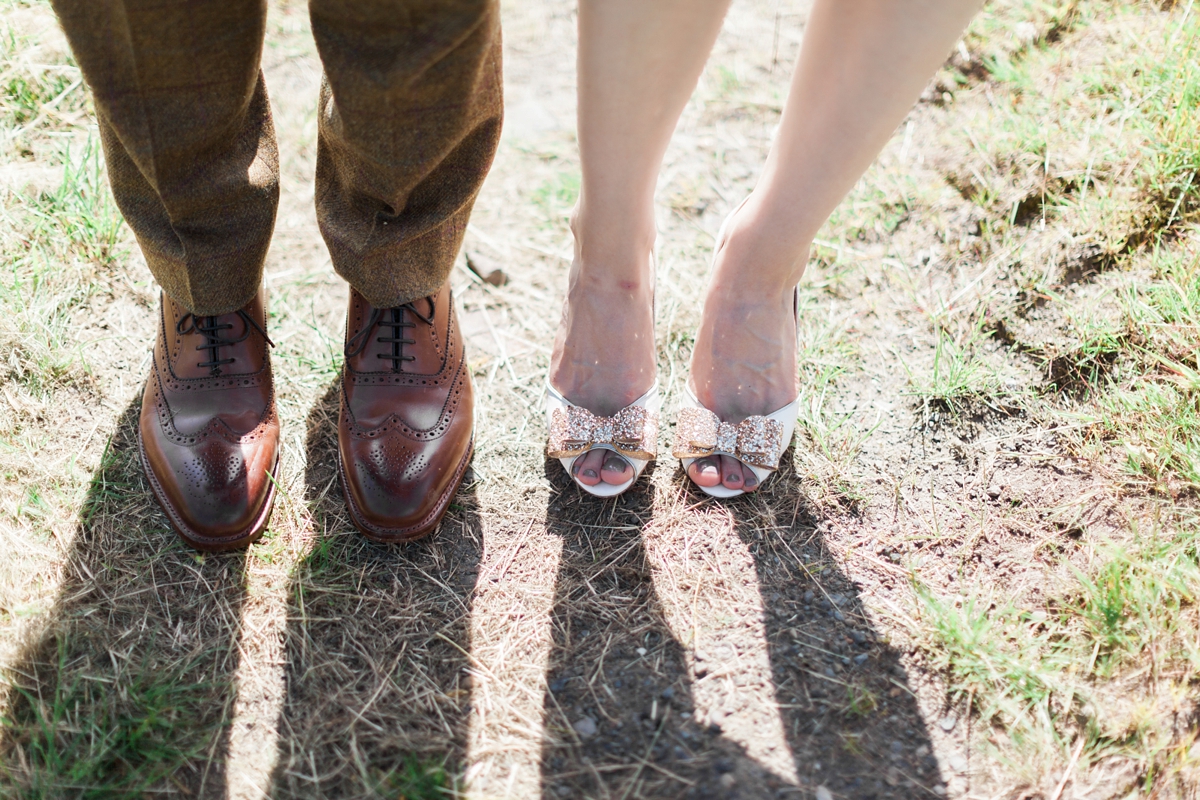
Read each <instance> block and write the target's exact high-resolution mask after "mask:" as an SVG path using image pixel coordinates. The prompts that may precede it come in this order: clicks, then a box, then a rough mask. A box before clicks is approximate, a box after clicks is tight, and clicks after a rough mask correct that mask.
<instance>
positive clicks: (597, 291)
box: [550, 0, 729, 485]
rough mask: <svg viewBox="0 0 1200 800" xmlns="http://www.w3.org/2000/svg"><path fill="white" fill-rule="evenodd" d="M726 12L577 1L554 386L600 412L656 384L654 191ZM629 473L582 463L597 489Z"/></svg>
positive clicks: (692, 0) (715, 2) (661, 3)
mask: <svg viewBox="0 0 1200 800" xmlns="http://www.w3.org/2000/svg"><path fill="white" fill-rule="evenodd" d="M728 3H729V0H651V2H646V0H580V3H579V149H580V153H581V156H582V167H583V182H582V186H581V191H580V197H579V205H578V206H577V208H576V210H575V213H574V215H573V216H572V219H571V228H572V230H573V231H574V232H575V259H574V263H572V265H571V272H570V278H569V284H568V288H567V302H566V304H565V306H564V308H563V316H562V323H561V325H560V327H559V330H558V335H557V337H556V339H555V342H554V353H553V355H552V356H551V361H550V382H551V383H552V384H553V386H554V387H555V388H556V389H558V390H559V391H560V392H562V394H563V395H564V396H565V397H566V398H567V399H568V400H570V401H571V402H572V403H575V404H576V405H581V406H583V407H585V408H587V409H590V410H591V411H593V412H594V413H597V414H603V415H610V414H613V413H615V412H616V411H619V410H620V409H622V408H624V407H625V406H627V405H629V404H630V403H632V402H633V401H634V400H636V399H637V398H639V397H641V396H642V395H643V394H645V393H646V391H647V390H648V389H649V388H650V387H651V385H653V382H654V374H655V352H654V318H653V311H652V299H653V291H654V286H653V282H652V278H653V276H652V274H651V270H652V265H651V254H652V252H653V248H654V237H655V226H654V186H655V182H656V180H657V177H658V170H659V167H660V165H661V163H662V158H663V153H664V152H665V151H666V148H667V144H668V142H669V141H670V139H671V133H672V132H673V131H674V130H675V123H676V121H677V120H678V119H679V115H680V113H681V112H682V111H683V107H684V105H685V104H686V103H687V100H688V97H689V96H690V95H691V93H692V90H693V89H694V88H695V86H696V81H697V79H698V78H699V76H700V72H701V70H702V69H703V68H704V62H705V60H706V59H707V58H708V53H709V51H710V50H711V49H712V44H713V41H715V39H716V37H717V33H718V32H719V31H720V29H721V20H722V18H723V17H724V14H725V9H726V7H727V6H728ZM628 469H629V466H628V464H627V463H626V462H625V461H624V460H623V459H621V458H619V457H614V456H613V454H612V453H610V452H608V451H603V450H594V451H592V452H591V453H589V454H588V456H587V457H585V458H581V459H578V460H577V461H576V462H575V471H576V476H577V477H578V478H579V479H580V480H581V481H583V482H584V483H587V484H589V485H595V484H597V483H599V482H600V481H601V480H604V481H607V482H608V483H613V484H620V483H624V482H625V481H626V480H628V477H629V473H628V472H627V470H628Z"/></svg>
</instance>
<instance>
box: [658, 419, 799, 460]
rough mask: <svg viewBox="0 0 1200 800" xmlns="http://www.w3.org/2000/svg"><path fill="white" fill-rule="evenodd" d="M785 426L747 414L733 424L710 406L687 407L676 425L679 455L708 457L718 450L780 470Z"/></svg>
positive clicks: (739, 458) (677, 456) (683, 456)
mask: <svg viewBox="0 0 1200 800" xmlns="http://www.w3.org/2000/svg"><path fill="white" fill-rule="evenodd" d="M785 446H786V442H784V441H783V425H782V424H781V423H779V422H778V421H776V420H773V419H771V418H770V417H747V418H746V419H744V420H742V421H741V422H739V423H738V424H737V425H733V424H731V423H728V422H721V420H720V419H719V418H718V417H717V415H716V414H714V413H713V412H711V411H709V410H708V409H706V408H684V409H681V410H680V411H679V421H678V423H677V424H676V425H675V446H674V447H673V448H672V453H673V454H674V455H675V457H676V458H706V457H707V456H711V455H713V454H715V453H721V454H724V455H729V456H733V457H734V458H736V459H737V460H738V461H741V462H742V463H744V464H749V465H750V466H752V467H760V468H761V469H770V470H773V469H776V468H777V467H778V466H779V457H780V456H781V455H783V450H784V447H785Z"/></svg>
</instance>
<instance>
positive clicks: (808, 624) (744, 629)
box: [541, 464, 944, 800]
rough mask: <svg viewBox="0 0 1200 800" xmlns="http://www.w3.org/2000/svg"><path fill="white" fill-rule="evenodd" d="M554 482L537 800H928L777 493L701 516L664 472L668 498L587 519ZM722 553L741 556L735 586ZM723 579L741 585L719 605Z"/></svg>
mask: <svg viewBox="0 0 1200 800" xmlns="http://www.w3.org/2000/svg"><path fill="white" fill-rule="evenodd" d="M554 467H557V465H556V464H555V465H551V466H550V467H548V469H547V479H548V480H549V481H550V482H551V484H552V487H553V488H552V491H551V499H550V502H549V505H548V508H547V527H548V529H549V530H550V531H551V532H553V533H554V534H556V535H558V536H560V537H561V539H562V542H563V549H562V557H561V561H560V568H559V575H558V581H557V584H556V587H555V598H554V608H553V612H552V625H553V631H552V636H553V644H552V650H551V654H550V659H549V668H548V672H549V674H548V690H547V692H546V695H545V700H544V720H545V739H544V743H543V750H542V765H541V766H542V779H543V788H542V797H543V798H546V799H547V800H550V799H551V798H554V799H555V800H557V799H558V798H567V797H569V798H601V797H603V798H626V797H654V798H674V797H681V798H683V797H686V798H710V797H711V798H726V797H729V798H774V797H811V796H812V795H813V793H814V792H815V791H816V789H817V787H818V786H821V785H824V786H826V788H828V789H830V790H832V791H833V792H834V796H836V797H853V798H887V797H895V798H907V797H914V796H922V795H926V792H925V791H922V790H921V789H920V788H918V787H924V788H925V789H927V790H928V792H929V793H928V795H927V796H930V797H932V796H934V793H936V792H937V791H938V789H939V787H940V788H941V790H942V791H944V786H943V784H942V782H941V779H940V777H939V776H938V774H937V770H936V762H931V760H930V759H929V758H928V752H929V741H928V737H927V735H926V732H925V728H924V723H923V721H922V719H921V716H920V714H919V712H918V710H917V707H916V704H915V702H914V701H913V698H912V695H911V693H910V692H909V690H908V687H907V686H906V682H905V679H904V677H903V673H902V670H901V669H900V667H899V661H898V658H897V655H896V653H895V652H894V651H892V650H890V649H889V648H888V647H886V646H885V645H883V644H881V643H880V642H879V637H878V636H876V635H875V633H874V632H873V631H872V630H871V628H870V625H869V623H868V622H867V618H866V617H865V615H864V614H863V613H862V607H861V604H860V603H859V601H858V600H857V597H856V596H855V594H854V591H853V587H851V586H850V585H849V582H848V581H847V580H846V579H845V577H844V576H843V575H842V574H841V573H840V572H839V571H838V570H837V568H836V566H834V564H833V563H832V561H831V560H830V559H829V558H828V557H827V554H826V553H825V552H824V551H823V549H822V548H821V543H820V541H819V536H818V535H817V534H816V519H815V517H814V516H813V515H812V514H811V513H810V512H809V511H808V510H806V508H805V506H804V503H803V501H802V498H801V497H800V494H799V491H798V488H797V485H796V481H795V479H792V480H786V479H785V480H780V478H782V477H783V476H777V477H776V479H775V480H774V481H772V482H771V485H769V486H767V487H764V490H763V492H762V493H761V494H759V495H757V496H753V497H746V498H742V499H739V500H734V501H724V502H723V503H716V502H714V501H710V500H708V499H707V498H706V496H705V495H703V494H701V493H699V492H698V491H696V490H694V489H692V488H690V484H687V483H686V478H685V476H684V475H683V473H682V471H681V470H679V471H677V474H676V475H675V476H674V477H673V479H672V482H671V484H670V487H671V489H670V491H671V492H672V493H674V498H656V496H655V488H654V486H653V485H652V483H651V481H649V480H642V481H640V482H639V484H638V486H637V487H635V488H634V489H633V490H631V491H630V492H629V493H628V494H627V495H625V496H624V497H622V498H619V499H618V500H616V501H608V502H605V503H599V502H597V501H595V500H594V499H593V498H590V497H586V496H584V495H582V493H580V492H579V491H578V490H577V489H576V488H575V487H574V486H573V485H572V484H571V483H570V481H569V479H568V478H567V477H566V476H565V474H563V473H562V471H561V470H559V469H555V468H554ZM661 468H662V467H661V466H660V469H661ZM659 491H661V489H660V490H659ZM672 500H674V504H673V507H669V506H671V501H672ZM652 512H653V514H652ZM652 515H653V516H654V517H655V519H656V524H655V525H654V526H653V527H652V528H651V527H649V523H650V520H651V517H652ZM764 531H769V535H768V534H767V533H764ZM672 537H673V538H672ZM648 551H650V552H648ZM747 551H748V552H747ZM729 552H734V553H739V552H740V553H743V554H746V558H745V559H744V565H743V568H742V569H741V570H740V571H738V570H737V569H734V570H733V571H732V572H730V571H729V560H728V558H727V557H725V556H722V555H721V553H729ZM793 552H794V553H795V554H797V557H793V556H792V555H791V553H793ZM652 556H653V557H652ZM806 557H807V558H808V560H807V561H803V559H804V558H806ZM731 576H732V578H733V579H734V580H740V581H742V582H744V583H746V584H756V585H745V586H740V585H739V586H727V587H726V588H721V585H720V582H721V581H722V580H728V579H729V578H730V577H731ZM706 582H709V585H710V587H711V586H712V585H716V586H717V587H718V588H717V589H716V590H713V589H711V588H709V589H707V590H704V591H702V587H703V585H704V584H705V583H706ZM713 582H715V583H713ZM664 587H665V590H666V591H667V592H668V596H663V595H661V593H660V592H661V591H663V590H664ZM826 596H829V597H833V598H834V600H836V601H837V603H836V604H835V603H830V602H829V601H828V600H826V603H827V604H828V608H826V607H824V606H823V605H822V602H821V601H822V600H825V599H826ZM754 597H761V598H762V599H761V601H759V602H758V605H757V607H755V606H754V604H753V603H752V602H747V601H746V600H745V598H754ZM706 598H707V599H706ZM713 598H716V599H717V600H718V601H720V602H719V603H718V604H717V605H713V603H712V600H713ZM818 598H820V599H818ZM726 601H727V603H726ZM697 603H700V604H701V605H702V606H704V605H705V604H706V603H707V604H708V605H707V606H705V607H704V608H701V610H700V612H699V613H697V609H696V607H695V606H696V604H697ZM722 603H724V604H722ZM689 604H691V608H690V609H689V608H688V605H689ZM689 614H691V615H692V616H690V617H689ZM685 619H690V623H687V624H690V625H691V626H692V627H690V629H687V630H686V633H684V634H682V635H683V636H684V637H685V638H686V639H687V641H680V638H679V636H680V634H679V632H680V631H681V629H686V627H687V624H685V622H684V620H685ZM672 621H674V624H673V625H672V624H671V622H672ZM673 631H674V632H673ZM856 632H857V633H858V634H859V636H858V637H857V638H856V637H855V636H854V634H855V633H856ZM764 639H765V642H764V641H762V640H764ZM860 639H861V643H860V641H859V640H860ZM755 640H757V641H755ZM814 648H820V649H819V650H816V649H814ZM824 651H829V655H826V654H825V652H824ZM756 652H757V653H761V654H762V655H761V658H757V663H756V655H755V654H756ZM862 655H866V658H865V659H863V658H859V656H862ZM847 664H848V665H849V666H847ZM772 734H774V735H772ZM922 748H924V749H922ZM785 751H790V752H785Z"/></svg>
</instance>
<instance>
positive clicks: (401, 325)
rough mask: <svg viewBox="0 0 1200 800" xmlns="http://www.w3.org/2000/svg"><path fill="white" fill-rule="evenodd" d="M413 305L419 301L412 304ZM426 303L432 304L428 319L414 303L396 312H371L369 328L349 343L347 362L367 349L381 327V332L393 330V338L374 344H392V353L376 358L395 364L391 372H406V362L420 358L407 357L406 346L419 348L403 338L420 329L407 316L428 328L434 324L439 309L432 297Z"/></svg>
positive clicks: (382, 339) (378, 309)
mask: <svg viewBox="0 0 1200 800" xmlns="http://www.w3.org/2000/svg"><path fill="white" fill-rule="evenodd" d="M413 302H414V303H415V302H416V301H413ZM425 302H427V303H429V315H428V316H426V315H424V314H422V313H421V312H420V311H417V309H416V306H415V305H414V304H413V303H405V304H404V305H400V306H396V307H395V308H376V309H372V311H371V316H370V317H369V318H368V319H367V324H366V325H364V326H363V328H362V330H360V331H359V332H358V333H356V334H354V335H353V336H351V337H350V340H349V341H348V342H346V350H345V352H346V358H353V357H354V356H356V355H358V354H359V353H361V352H362V351H363V350H364V349H366V346H367V341H368V340H369V339H370V336H371V331H373V330H375V328H376V327H377V326H378V327H380V328H391V329H392V330H391V333H392V335H391V336H378V337H376V338H375V341H377V342H380V343H382V344H390V345H391V346H392V352H391V353H377V354H376V358H383V359H386V360H388V361H391V362H392V372H403V371H404V363H405V362H406V361H416V359H417V357H416V356H413V355H405V353H404V345H406V344H416V343H417V341H416V339H408V338H406V337H405V336H404V329H405V328H415V327H417V323H416V322H411V321H409V320H408V318H407V316H408V315H409V314H412V315H413V317H415V318H416V319H419V320H420V321H421V322H424V323H425V324H426V325H432V324H433V317H434V313H435V312H436V306H435V305H434V302H433V298H432V297H426V298H425Z"/></svg>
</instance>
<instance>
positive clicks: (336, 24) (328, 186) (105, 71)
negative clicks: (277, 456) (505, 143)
mask: <svg viewBox="0 0 1200 800" xmlns="http://www.w3.org/2000/svg"><path fill="white" fill-rule="evenodd" d="M53 3H54V8H55V11H56V12H57V13H58V16H59V20H60V21H61V23H62V26H63V29H64V31H65V32H66V34H67V39H68V41H69V42H70V44H71V49H72V50H73V52H74V54H75V57H76V60H77V61H78V62H79V64H80V67H81V68H82V70H83V74H84V77H85V79H86V80H87V83H88V85H89V86H90V87H91V89H92V91H93V93H94V96H95V102H96V111H97V116H98V118H99V126H100V134H101V139H102V141H103V144H104V151H105V156H106V159H107V162H108V172H109V180H110V183H111V184H112V189H113V195H114V196H115V198H116V200H117V204H118V205H119V206H120V208H121V211H122V213H123V214H124V215H125V219H126V220H127V221H128V223H129V225H130V227H131V228H132V229H133V231H134V233H135V234H136V235H137V238H138V242H139V244H140V245H141V248H142V251H143V253H144V254H145V256H146V260H147V262H148V263H149V265H150V269H151V271H152V272H153V273H154V276H155V278H156V279H157V280H158V282H159V283H160V284H161V285H162V287H163V289H164V290H165V291H166V292H167V294H169V295H170V296H171V297H173V298H175V300H177V301H178V302H179V303H180V304H182V305H184V306H185V307H187V308H188V309H189V310H190V311H192V312H193V313H196V314H202V315H209V314H222V313H226V312H229V311H232V310H234V309H236V308H239V307H241V306H243V305H244V304H245V303H247V302H248V301H249V300H250V298H251V297H252V296H253V295H254V293H255V291H257V289H258V286H259V284H260V282H261V281H262V270H263V262H264V259H265V257H266V253H267V247H268V245H269V243H270V240H271V233H272V231H273V228H274V223H275V211H276V207H277V205H278V200H279V154H278V150H277V148H276V143H275V130H274V127H273V125H272V123H271V108H270V103H269V101H268V97H267V90H266V85H265V83H264V80H263V75H262V71H261V69H260V60H261V57H262V50H263V38H264V34H265V31H266V14H267V8H266V3H265V1H264V0H154V1H153V2H148V1H147V0H53ZM309 11H310V14H311V18H312V29H313V36H314V38H315V40H316V44H317V51H318V53H319V54H320V57H321V61H322V64H323V66H324V69H325V80H324V81H323V84H322V89H321V96H320V106H319V123H318V135H317V137H318V141H317V174H316V190H315V198H316V206H317V221H318V224H319V225H320V228H321V233H322V235H323V236H324V237H325V241H326V244H327V245H328V247H329V252H330V255H331V257H332V260H333V266H334V269H336V270H337V272H338V274H340V275H342V276H343V277H344V278H346V280H347V281H349V282H350V284H351V285H352V286H354V287H355V288H356V289H358V291H360V292H361V293H362V294H363V295H364V296H365V297H366V298H367V300H368V301H369V302H370V303H371V304H372V305H375V306H378V307H385V308H386V307H390V306H396V305H399V304H401V303H404V302H408V301H410V300H413V299H416V298H418V297H423V296H426V295H429V294H432V293H433V292H434V291H435V290H436V289H437V288H438V287H439V286H441V284H442V283H444V282H445V280H446V278H447V276H448V275H449V272H450V269H451V267H452V265H453V262H454V258H455V256H456V255H457V253H458V250H459V247H460V246H461V244H462V237H463V233H464V232H465V230H466V225H467V218H468V216H469V215H470V212H471V206H472V205H473V203H474V201H475V197H476V195H477V193H478V191H479V187H480V185H481V184H482V183H483V179H484V176H485V175H486V174H487V170H488V168H489V167H490V165H491V162H492V158H493V156H494V155H495V151H496V145H497V143H498V141H499V138H500V126H501V119H502V114H503V112H502V107H503V101H502V80H501V55H500V14H499V6H498V2H497V0H311V2H310V5H309Z"/></svg>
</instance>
